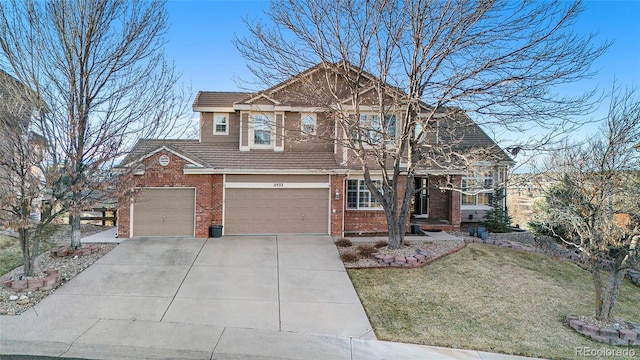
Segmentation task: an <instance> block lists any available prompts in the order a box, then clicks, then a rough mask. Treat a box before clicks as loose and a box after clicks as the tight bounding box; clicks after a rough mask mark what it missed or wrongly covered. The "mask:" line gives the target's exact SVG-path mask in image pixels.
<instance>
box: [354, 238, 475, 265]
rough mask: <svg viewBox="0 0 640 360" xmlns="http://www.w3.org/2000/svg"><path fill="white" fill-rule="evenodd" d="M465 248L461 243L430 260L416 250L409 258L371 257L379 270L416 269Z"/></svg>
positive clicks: (377, 255)
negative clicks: (392, 268)
mask: <svg viewBox="0 0 640 360" xmlns="http://www.w3.org/2000/svg"><path fill="white" fill-rule="evenodd" d="M465 246H466V244H464V243H463V244H462V245H460V246H458V247H457V248H454V249H452V250H449V251H447V252H446V253H444V254H440V255H438V256H435V257H432V258H430V259H428V258H427V252H426V251H424V250H422V249H416V254H415V255H409V256H393V255H382V254H378V253H374V254H373V255H371V256H372V257H373V258H374V259H375V260H376V261H377V262H378V264H379V266H378V267H379V268H381V267H402V268H416V267H421V266H424V265H426V264H431V263H432V262H434V261H436V260H438V259H441V258H443V257H445V256H447V255H451V254H453V253H455V252H458V251H460V250H462V249H464V247H465ZM367 269H371V267H367Z"/></svg>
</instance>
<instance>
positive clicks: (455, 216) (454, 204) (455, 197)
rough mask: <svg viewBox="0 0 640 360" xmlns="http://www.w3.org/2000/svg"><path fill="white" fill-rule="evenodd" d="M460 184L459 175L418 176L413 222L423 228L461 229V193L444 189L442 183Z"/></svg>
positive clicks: (416, 178) (415, 181)
mask: <svg viewBox="0 0 640 360" xmlns="http://www.w3.org/2000/svg"><path fill="white" fill-rule="evenodd" d="M451 183H452V184H453V185H454V188H455V187H456V186H459V185H460V177H458V176H450V177H448V178H447V177H445V176H428V175H422V176H416V177H415V179H414V189H415V195H414V197H413V204H412V207H411V224H417V225H420V228H421V229H422V230H443V231H456V230H460V193H459V192H457V191H453V190H443V187H442V186H440V184H451Z"/></svg>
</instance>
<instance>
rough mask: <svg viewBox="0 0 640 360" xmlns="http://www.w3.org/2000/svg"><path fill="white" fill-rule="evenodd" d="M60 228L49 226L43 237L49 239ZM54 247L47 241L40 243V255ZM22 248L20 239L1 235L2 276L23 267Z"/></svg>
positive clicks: (0, 260)
mask: <svg viewBox="0 0 640 360" xmlns="http://www.w3.org/2000/svg"><path fill="white" fill-rule="evenodd" d="M59 228H60V226H59V225H56V224H51V225H48V226H47V227H46V228H45V229H44V232H43V237H44V238H45V239H48V238H49V237H50V236H51V235H52V234H53V233H55V232H56V231H57V230H58V229H59ZM52 246H53V243H52V242H50V241H47V240H44V241H41V242H40V251H39V252H38V253H39V254H42V253H44V252H46V251H48V250H49V249H51V247H52ZM22 264H23V262H22V248H21V247H20V239H18V238H14V237H11V236H7V235H1V234H0V276H2V275H4V274H6V273H8V272H9V271H11V270H13V269H15V268H17V267H18V266H21V265H22Z"/></svg>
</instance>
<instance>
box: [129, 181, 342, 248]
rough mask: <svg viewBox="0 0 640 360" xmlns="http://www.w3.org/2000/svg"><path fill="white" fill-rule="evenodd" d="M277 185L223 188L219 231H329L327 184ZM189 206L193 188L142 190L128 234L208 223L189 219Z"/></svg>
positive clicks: (177, 232)
mask: <svg viewBox="0 0 640 360" xmlns="http://www.w3.org/2000/svg"><path fill="white" fill-rule="evenodd" d="M278 184H279V185H280V183H278ZM282 184H283V185H282V186H283V187H282V188H265V187H264V186H258V187H257V188H252V187H241V188H239V187H233V186H231V187H228V188H226V189H225V203H224V207H223V212H224V224H223V225H224V233H225V234H227V235H239V234H287V233H288V234H309V233H313V234H327V233H329V196H330V194H329V188H328V186H325V187H311V188H305V185H302V186H301V187H300V185H298V187H294V188H291V187H290V186H289V184H287V183H282ZM200 200H201V201H206V200H205V199H200ZM214 201H215V200H214ZM195 204H196V192H195V189H193V188H146V189H143V190H142V193H141V195H140V196H139V197H138V198H137V199H136V202H135V203H134V205H133V217H132V219H133V222H132V236H194V229H195V226H204V227H207V226H208V225H209V224H196V223H195Z"/></svg>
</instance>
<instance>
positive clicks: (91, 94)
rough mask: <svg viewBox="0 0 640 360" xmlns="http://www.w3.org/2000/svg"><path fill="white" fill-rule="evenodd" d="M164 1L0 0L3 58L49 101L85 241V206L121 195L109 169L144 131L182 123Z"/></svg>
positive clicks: (42, 122)
mask: <svg viewBox="0 0 640 360" xmlns="http://www.w3.org/2000/svg"><path fill="white" fill-rule="evenodd" d="M167 26H168V25H167V14H166V11H165V9H164V1H148V2H147V1H134V2H129V1H119V0H99V1H98V0H96V1H81V0H66V1H65V0H51V1H46V2H40V1H21V0H14V1H11V2H2V3H1V4H0V62H2V63H4V64H5V66H6V68H7V72H9V73H10V74H11V75H13V76H14V77H15V78H17V79H18V80H19V81H20V82H21V83H23V84H24V85H25V86H27V87H29V88H31V89H32V90H33V91H34V93H35V96H36V97H37V98H38V99H39V101H41V102H42V104H43V108H42V111H41V112H38V113H36V114H34V118H33V119H32V121H33V128H34V129H35V131H36V132H37V133H39V134H41V135H42V136H43V137H44V139H45V141H46V149H47V151H48V155H49V156H48V161H49V166H51V167H53V168H55V169H56V171H57V174H58V180H59V181H57V182H56V184H57V185H56V186H58V187H64V188H65V190H66V193H65V195H64V196H63V197H62V198H61V204H62V205H63V207H64V208H65V209H67V210H68V211H69V214H70V216H71V218H72V238H71V246H73V247H76V248H77V247H79V246H80V217H81V214H82V211H83V210H84V209H86V208H87V207H89V206H91V205H92V204H95V203H98V202H99V201H101V200H103V199H104V198H105V197H106V196H109V197H112V198H113V197H115V194H114V193H113V192H114V191H115V189H116V186H115V181H116V179H115V178H114V177H112V176H110V174H109V173H108V169H109V168H111V167H112V166H113V165H114V163H116V162H118V161H119V160H120V159H121V157H122V156H123V155H124V154H125V153H127V152H128V151H129V149H130V148H131V146H133V144H134V143H135V141H136V140H137V139H140V138H147V137H157V136H158V134H160V133H166V132H167V131H171V130H175V129H174V126H175V125H176V122H177V119H178V118H179V116H180V115H181V114H183V113H184V111H185V109H186V102H184V101H183V99H182V98H181V96H180V94H178V95H176V93H174V85H175V84H176V81H177V79H178V76H177V74H176V73H175V71H174V67H173V66H172V65H171V64H169V63H167V62H166V60H165V59H164V55H163V51H162V50H163V49H162V48H163V45H164V43H165V40H164V35H165V32H166V30H167Z"/></svg>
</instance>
